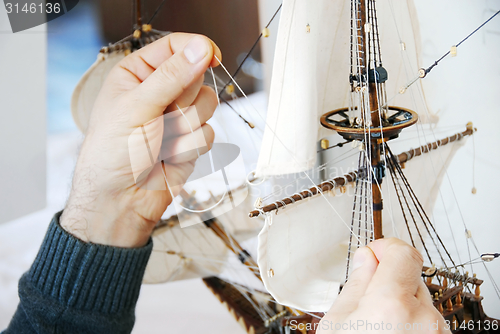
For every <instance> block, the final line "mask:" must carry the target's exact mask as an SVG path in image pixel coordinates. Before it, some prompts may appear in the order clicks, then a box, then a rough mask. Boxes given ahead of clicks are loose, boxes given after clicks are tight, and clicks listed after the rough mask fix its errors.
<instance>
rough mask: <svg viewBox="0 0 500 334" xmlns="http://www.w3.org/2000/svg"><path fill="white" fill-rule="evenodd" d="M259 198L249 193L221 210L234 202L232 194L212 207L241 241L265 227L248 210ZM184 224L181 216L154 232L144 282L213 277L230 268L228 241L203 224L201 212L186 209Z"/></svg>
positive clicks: (221, 222)
mask: <svg viewBox="0 0 500 334" xmlns="http://www.w3.org/2000/svg"><path fill="white" fill-rule="evenodd" d="M243 192H245V194H246V192H247V189H246V187H241V188H240V189H236V190H233V191H232V196H233V197H235V196H238V194H239V193H243ZM254 200H255V198H254V197H253V196H251V195H250V196H247V197H246V199H245V200H244V201H243V203H241V204H240V205H238V206H237V207H236V208H234V209H232V210H229V211H222V213H220V212H218V210H221V209H222V207H224V206H225V205H226V204H230V199H229V197H227V196H226V198H225V199H224V200H223V202H222V203H220V205H218V206H217V207H216V208H215V209H213V210H212V214H213V215H214V216H215V217H216V220H217V222H218V223H220V225H221V226H223V227H224V229H225V231H226V232H227V233H229V234H231V235H232V236H233V237H235V239H237V240H238V242H243V241H245V240H247V239H248V238H251V237H255V236H256V235H257V233H258V231H259V230H260V229H261V228H262V221H261V220H255V219H250V218H249V217H248V211H249V210H250V208H251V207H252V205H253V202H254ZM215 203H217V200H210V201H207V202H205V203H203V204H202V206H203V207H212V206H213V205H214V204H215ZM183 215H184V216H186V217H182V221H183V224H182V225H184V226H186V225H187V226H188V227H181V224H179V219H178V218H177V216H172V217H170V218H167V219H166V220H163V221H162V222H161V224H159V225H158V226H157V227H156V228H155V230H154V232H153V235H152V238H153V245H154V246H153V253H152V254H151V257H150V259H149V262H148V266H147V268H146V272H145V275H144V283H163V282H170V281H176V280H183V279H190V278H199V277H209V276H214V275H220V274H221V273H223V272H224V270H225V269H227V267H229V266H231V263H229V261H228V256H229V253H230V251H229V249H228V247H227V246H226V245H225V244H224V242H223V241H222V240H221V239H220V238H219V236H217V235H216V234H215V233H214V232H213V231H212V230H211V229H210V228H208V227H207V226H205V224H203V221H202V220H201V218H200V216H199V215H198V214H193V213H188V212H184V213H183Z"/></svg>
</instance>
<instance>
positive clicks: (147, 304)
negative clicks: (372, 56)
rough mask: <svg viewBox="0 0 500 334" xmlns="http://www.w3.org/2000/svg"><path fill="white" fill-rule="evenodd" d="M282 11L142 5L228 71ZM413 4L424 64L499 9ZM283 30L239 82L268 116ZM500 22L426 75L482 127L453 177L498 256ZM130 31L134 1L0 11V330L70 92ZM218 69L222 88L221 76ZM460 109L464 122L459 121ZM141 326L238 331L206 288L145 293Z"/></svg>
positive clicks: (444, 108)
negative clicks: (34, 13) (30, 21)
mask: <svg viewBox="0 0 500 334" xmlns="http://www.w3.org/2000/svg"><path fill="white" fill-rule="evenodd" d="M280 3H281V1H278V0H260V1H258V0H212V1H204V0H182V1H172V0H166V1H165V2H164V3H163V5H161V4H162V0H150V1H143V4H142V6H141V8H142V13H143V21H144V23H147V22H149V21H150V20H151V22H150V23H151V24H152V25H153V28H156V29H158V30H165V31H186V32H196V33H201V34H205V35H207V36H209V37H210V38H211V39H212V40H214V42H215V43H217V44H218V45H219V47H220V48H221V50H222V53H223V56H224V58H223V62H224V65H225V66H226V67H227V68H228V70H229V71H230V72H231V73H233V72H234V71H235V70H236V68H237V67H238V65H239V64H240V63H241V61H242V59H243V57H244V56H245V54H246V53H247V52H248V51H249V50H250V48H251V47H252V45H253V44H254V42H255V41H256V39H257V37H258V35H259V33H260V32H261V30H262V28H263V27H264V26H265V25H266V24H267V22H268V21H269V19H270V18H271V17H272V15H273V14H274V12H275V11H276V9H277V8H278V6H279V5H280ZM160 5H161V7H160ZM416 6H417V11H418V14H419V17H420V22H421V34H422V42H423V43H422V47H423V60H422V62H423V64H424V65H428V64H431V63H432V62H433V61H434V60H435V59H436V58H437V57H439V56H441V55H442V53H443V52H445V51H447V50H448V49H449V46H451V45H453V44H454V43H456V42H457V41H459V40H460V39H462V38H463V37H464V36H466V35H467V34H468V33H470V32H471V31H472V30H473V29H475V28H476V27H477V25H478V23H481V22H483V21H484V20H485V19H487V18H488V17H489V16H491V15H492V13H494V12H495V11H497V10H498V9H499V6H498V2H497V1H494V0H481V1H473V0H457V1H451V0H446V1H442V2H439V3H436V2H435V1H432V0H420V1H416ZM155 13H156V14H155ZM278 22H279V15H278V16H277V18H276V20H274V21H273V23H272V25H271V26H270V31H271V36H270V37H269V38H267V39H265V40H262V41H261V43H259V44H258V45H257V46H256V48H255V50H254V52H253V53H252V54H251V59H249V60H248V61H247V62H246V63H245V66H243V68H242V71H240V72H239V74H238V76H237V81H238V83H239V84H240V85H241V86H242V88H243V89H244V91H245V92H246V93H252V92H256V93H257V94H260V95H259V96H260V97H259V102H258V103H256V104H258V105H259V106H260V107H262V108H263V109H264V110H265V108H266V95H265V94H264V93H262V91H266V89H267V88H268V87H269V79H270V73H271V69H272V59H273V52H274V43H275V38H276V32H277V27H278ZM499 22H500V17H497V18H496V19H495V21H492V22H491V23H490V24H489V25H488V26H487V27H485V29H483V30H482V31H481V32H480V33H479V34H477V35H475V36H474V37H473V39H471V40H470V41H468V42H467V43H465V44H464V45H463V47H461V48H459V50H458V53H459V56H458V57H457V58H453V59H451V60H450V59H448V61H444V62H443V63H442V65H440V67H438V68H436V69H435V70H434V72H433V74H434V75H431V76H429V78H428V79H427V78H426V84H427V87H428V88H429V89H427V90H426V92H427V93H428V96H427V97H428V100H429V101H431V107H432V109H433V110H436V111H439V112H440V113H441V115H444V117H443V119H445V120H446V119H448V120H450V122H452V123H451V124H457V123H460V124H465V123H466V122H467V121H470V120H472V121H474V124H475V126H477V127H478V129H479V132H478V134H477V135H476V136H475V137H476V138H475V142H474V145H475V147H476V148H477V152H476V151H474V150H473V143H472V140H470V141H469V142H468V143H467V146H466V147H465V148H464V149H462V150H461V151H460V152H459V153H458V154H457V157H456V158H455V161H454V163H453V164H452V166H451V167H450V170H449V174H450V178H451V179H452V180H453V182H454V185H455V186H456V188H455V190H456V191H457V195H456V196H457V198H458V202H459V203H461V205H463V206H462V210H463V213H464V215H465V218H466V221H468V222H469V221H470V222H471V224H473V225H474V226H472V227H474V228H472V227H471V229H473V231H474V232H475V233H476V234H475V235H476V236H477V239H478V240H484V242H485V245H487V246H489V247H490V248H489V249H485V251H492V252H499V251H500V249H498V246H497V245H498V242H496V239H497V237H496V236H498V232H500V223H499V221H498V214H497V211H496V207H497V206H498V205H497V203H498V199H499V197H498V195H497V193H496V190H497V189H498V188H499V187H500V181H499V180H497V179H496V178H494V177H493V175H494V174H495V173H496V171H499V170H500V157H499V156H498V154H496V149H497V148H496V147H497V146H496V145H499V144H500V136H499V134H498V130H497V127H498V124H499V122H500V113H498V111H499V110H498V109H499V108H498V103H497V97H498V94H500V85H499V84H498V79H499V78H500V62H498V54H500V23H499ZM135 23H136V9H135V6H134V2H133V1H123V0H106V1H97V0H80V2H79V3H78V5H77V6H76V7H75V8H74V9H73V10H71V11H70V12H68V13H67V14H65V15H63V16H61V17H59V18H58V19H56V20H53V21H51V22H49V23H47V24H45V25H43V26H39V27H35V28H32V29H30V30H28V31H25V32H20V33H17V34H14V35H13V34H12V33H11V32H10V27H9V22H8V18H7V15H6V13H5V11H4V9H3V8H0V45H2V47H0V108H1V109H0V113H1V115H2V116H3V120H2V121H0V141H1V143H0V174H1V175H0V181H1V185H0V330H1V329H3V328H4V327H5V326H6V325H7V324H8V322H9V320H10V317H11V316H12V314H13V312H14V310H15V308H16V305H17V280H18V279H19V277H20V276H21V275H22V273H23V272H24V271H26V269H27V268H28V267H29V265H30V264H31V262H32V261H33V258H34V257H35V255H36V252H37V251H38V247H39V245H40V243H41V241H42V238H43V235H44V233H45V229H46V227H47V225H48V223H49V221H50V219H51V217H52V215H53V214H54V212H57V211H59V210H61V209H62V208H63V207H64V203H65V201H66V198H67V196H68V193H69V187H70V181H71V175H72V172H73V168H74V164H75V161H76V157H77V154H78V150H79V146H80V144H81V141H82V138H83V137H82V135H81V134H80V132H79V131H78V130H77V128H76V126H75V123H74V121H73V119H72V116H71V112H70V102H71V95H72V92H73V89H74V87H75V86H76V84H77V83H78V81H79V79H80V78H81V76H82V75H83V74H84V73H85V71H86V70H87V69H88V68H89V67H90V66H91V65H92V64H93V63H94V61H95V60H96V57H97V55H98V53H99V50H100V48H101V47H102V46H105V45H107V44H108V43H113V42H116V41H118V40H120V39H122V38H123V37H125V36H127V35H130V34H131V33H132V32H133V30H134V28H133V25H134V24H135ZM4 45H6V46H7V47H3V46H4ZM217 71H219V72H218V73H219V74H220V77H221V78H224V80H227V76H226V75H224V74H222V72H220V69H217ZM19 87H22V90H21V89H19ZM20 91H22V93H20ZM259 92H260V93H259ZM455 112H457V114H458V113H460V115H465V116H464V117H461V116H460V117H458V119H455V118H454V116H453V115H454V114H453V113H455ZM473 154H475V155H476V158H477V160H476V165H475V168H476V184H477V187H478V195H477V196H475V197H473V196H472V195H471V194H470V188H471V180H470V179H471V177H470V176H471V175H472V160H471V156H472V155H473ZM19 175H21V176H19ZM464 175H465V176H466V179H465V178H464ZM450 198H451V195H450ZM478 208H479V209H478ZM449 213H450V212H449ZM436 214H439V212H436ZM451 214H455V215H458V212H456V211H455V212H451ZM483 222H484V224H483ZM486 223H487V224H486ZM483 225H484V226H487V228H484V227H483ZM492 235H494V236H495V237H492ZM493 273H494V276H496V277H500V266H498V265H497V266H496V267H494V269H493ZM484 291H485V293H488V294H489V299H488V300H486V304H485V305H486V306H485V310H486V311H487V313H488V314H490V315H492V316H496V317H500V303H499V299H498V298H496V296H495V292H494V291H493V288H492V287H491V286H486V287H484ZM137 319H138V320H137V325H136V328H135V330H134V332H135V333H146V332H147V333H166V332H168V333H197V332H201V331H203V332H204V333H241V332H242V331H241V329H240V327H239V325H238V324H237V323H236V322H235V321H234V320H233V319H232V317H231V316H230V315H229V313H228V312H227V310H226V309H225V308H224V307H223V306H222V305H221V304H220V303H219V302H218V300H216V299H215V297H214V296H213V295H212V294H211V293H210V292H209V291H208V290H207V289H206V288H205V287H204V286H203V283H202V282H201V280H191V281H187V283H186V281H184V282H174V283H171V284H167V285H155V286H144V287H143V289H142V293H141V297H140V300H139V305H138V309H137Z"/></svg>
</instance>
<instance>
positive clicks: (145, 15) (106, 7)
mask: <svg viewBox="0 0 500 334" xmlns="http://www.w3.org/2000/svg"><path fill="white" fill-rule="evenodd" d="M141 8H142V15H141V16H142V21H143V23H149V24H151V25H152V26H153V28H155V29H158V30H162V31H184V32H193V33H200V34H203V35H206V36H209V37H210V38H211V39H212V40H213V41H214V42H215V43H216V44H217V45H218V46H219V47H220V49H221V50H223V57H224V60H223V62H224V64H225V66H226V67H227V69H228V70H229V71H230V72H231V73H234V71H235V70H236V68H237V67H238V65H239V64H240V63H241V61H242V60H243V58H244V56H245V55H246V53H247V52H248V50H249V49H250V48H251V46H252V45H253V43H254V42H255V40H256V37H257V36H258V34H259V33H260V30H261V29H260V28H259V27H260V24H259V15H258V1H257V0H248V1H230V0H214V1H199V0H185V1H171V0H166V1H163V0H151V1H144V0H143V1H142V4H141ZM136 23H137V11H136V4H135V1H123V0H108V1H97V0H80V2H79V4H78V6H76V7H75V8H74V9H73V10H72V11H70V12H69V13H68V14H66V15H63V16H61V17H60V18H58V19H57V20H54V21H51V22H49V23H48V24H47V31H48V34H47V128H48V131H49V133H55V132H61V131H70V130H74V129H75V124H74V122H73V120H72V118H71V114H70V113H68V110H69V107H70V99H71V94H72V91H73V88H74V87H75V86H76V84H77V82H78V80H79V79H80V77H81V76H82V75H83V73H85V71H86V70H87V69H88V68H89V67H90V65H92V63H93V62H94V61H95V60H96V56H97V54H98V52H99V49H100V48H101V47H102V46H105V45H107V44H108V43H115V42H117V41H119V40H121V39H123V38H124V37H126V36H128V35H130V34H132V33H133V32H134V25H135V24H136ZM260 51H261V46H260V44H258V45H257V46H256V48H255V50H254V52H252V55H251V58H250V59H249V60H247V61H246V62H245V66H244V67H243V69H242V71H240V73H239V75H238V77H237V79H238V83H239V84H240V86H241V87H242V88H243V90H244V91H245V92H246V93H252V92H254V91H258V90H262V88H263V75H264V73H263V69H262V64H261V52H260ZM216 71H217V72H216V73H217V74H219V75H220V77H223V78H225V77H226V76H225V75H224V74H223V73H222V70H221V69H220V68H218V69H216Z"/></svg>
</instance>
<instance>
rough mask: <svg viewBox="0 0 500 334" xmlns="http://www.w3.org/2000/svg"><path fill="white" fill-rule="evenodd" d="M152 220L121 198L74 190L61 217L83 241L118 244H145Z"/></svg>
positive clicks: (134, 245)
mask: <svg viewBox="0 0 500 334" xmlns="http://www.w3.org/2000/svg"><path fill="white" fill-rule="evenodd" d="M155 224H156V222H153V221H148V220H147V219H145V218H144V217H142V216H140V215H139V214H137V213H136V212H135V210H134V209H133V205H132V203H129V202H128V201H126V200H124V199H120V198H111V197H110V196H105V195H103V194H100V195H99V196H96V197H93V198H89V197H87V196H82V195H80V194H76V193H75V192H72V194H71V195H70V198H69V200H68V203H67V205H66V208H65V209H64V211H63V214H62V216H61V219H60V225H61V227H62V228H63V229H64V230H66V231H67V232H68V233H70V234H72V235H74V236H75V237H77V238H79V239H80V240H82V241H84V242H89V243H94V244H100V245H108V246H113V247H121V248H137V247H142V246H144V245H146V243H147V242H148V240H149V237H150V235H151V232H152V230H153V228H154V226H155Z"/></svg>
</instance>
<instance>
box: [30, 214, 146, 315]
mask: <svg viewBox="0 0 500 334" xmlns="http://www.w3.org/2000/svg"><path fill="white" fill-rule="evenodd" d="M61 213H62V212H59V213H57V214H56V215H55V216H54V218H53V219H52V221H51V223H50V225H49V229H48V231H47V234H46V236H45V239H44V241H43V243H42V246H41V248H40V251H39V253H38V255H37V257H36V259H35V262H34V263H33V265H32V266H31V269H30V270H29V271H28V273H27V276H28V279H29V280H30V281H31V282H32V283H33V285H34V286H35V287H37V288H38V289H39V290H40V291H41V292H42V293H43V294H44V295H50V296H52V297H53V298H55V299H57V300H58V301H59V302H60V303H61V304H63V305H65V306H68V307H71V308H74V309H79V310H88V311H97V312H100V313H106V314H112V313H120V312H123V311H128V310H130V309H131V308H133V307H135V304H136V302H137V298H138V296H139V290H140V286H141V282H142V277H143V276H144V271H145V269H146V265H147V262H148V259H149V255H150V254H151V251H152V249H153V243H152V241H151V240H149V242H148V244H147V245H146V246H144V247H142V248H117V247H110V246H104V245H96V244H91V243H85V242H83V241H81V240H79V239H77V238H76V237H74V236H73V235H71V234H69V233H68V232H66V231H65V230H64V229H63V228H61V226H60V225H59V217H60V216H61Z"/></svg>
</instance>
